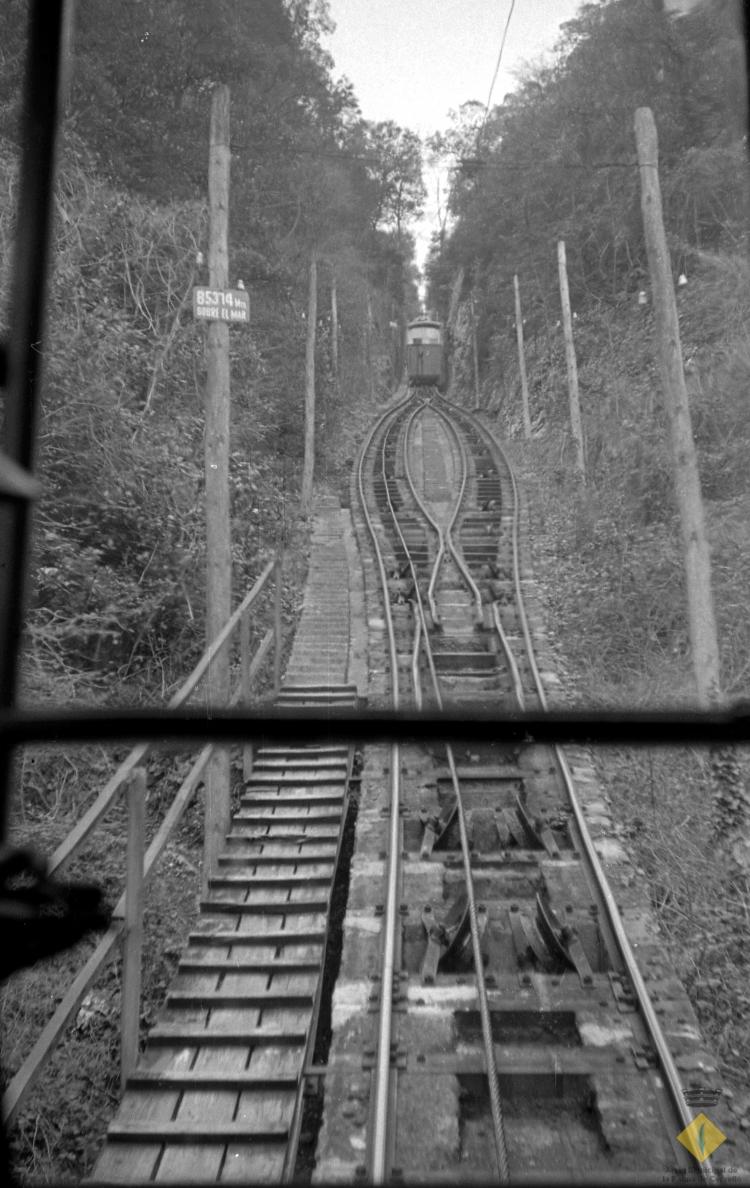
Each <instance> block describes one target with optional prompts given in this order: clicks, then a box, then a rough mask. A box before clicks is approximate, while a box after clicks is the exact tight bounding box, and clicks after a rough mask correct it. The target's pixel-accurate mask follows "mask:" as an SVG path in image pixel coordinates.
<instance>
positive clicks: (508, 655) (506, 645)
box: [492, 601, 526, 710]
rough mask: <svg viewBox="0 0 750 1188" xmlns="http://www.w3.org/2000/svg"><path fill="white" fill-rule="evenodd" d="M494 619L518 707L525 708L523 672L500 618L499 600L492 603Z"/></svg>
mask: <svg viewBox="0 0 750 1188" xmlns="http://www.w3.org/2000/svg"><path fill="white" fill-rule="evenodd" d="M492 621H493V623H494V624H495V631H496V632H497V635H498V638H499V640H500V644H501V646H502V649H503V651H504V652H505V659H506V660H507V662H508V668H509V669H510V675H511V679H512V681H513V692H514V694H515V698H516V701H517V702H518V708H519V709H522V710H525V709H526V698H525V695H524V691H523V682H522V680H521V674H520V672H519V671H518V665H517V663H516V658H515V656H514V655H513V649H512V648H511V646H510V641H509V639H508V637H507V635H506V634H505V630H504V628H503V624H502V622H501V620H500V606H499V604H498V602H497V601H495V602H493V603H492Z"/></svg>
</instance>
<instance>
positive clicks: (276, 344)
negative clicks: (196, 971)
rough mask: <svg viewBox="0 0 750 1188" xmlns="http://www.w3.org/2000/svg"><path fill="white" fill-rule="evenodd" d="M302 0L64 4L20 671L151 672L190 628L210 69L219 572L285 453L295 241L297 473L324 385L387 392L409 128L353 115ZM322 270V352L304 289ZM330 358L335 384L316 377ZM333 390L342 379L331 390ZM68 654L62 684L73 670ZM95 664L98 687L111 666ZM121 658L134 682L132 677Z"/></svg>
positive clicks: (279, 528)
mask: <svg viewBox="0 0 750 1188" xmlns="http://www.w3.org/2000/svg"><path fill="white" fill-rule="evenodd" d="M25 9H26V5H25V3H24V2H23V0H13V2H12V3H9V4H8V5H5V6H4V7H3V12H2V14H0V44H1V45H2V46H3V51H2V59H0V99H1V100H2V105H1V106H0V174H1V175H2V183H3V184H2V197H0V237H1V238H0V258H2V260H3V262H4V265H5V269H6V271H5V272H4V273H3V287H2V289H1V290H0V302H4V300H5V299H6V298H7V279H8V271H7V262H8V261H9V259H10V258H11V256H12V239H13V220H14V217H15V213H14V209H13V193H14V178H15V172H16V167H17V156H18V144H17V137H18V131H17V129H18V109H19V98H18V96H19V93H20V78H21V72H22V65H23V50H24V43H25V36H24V27H25ZM326 22H327V15H326V6H325V4H324V3H314V2H312V0H258V2H257V3H253V4H249V5H248V4H244V3H241V2H240V0H220V2H218V3H213V4H211V5H208V6H206V5H193V4H184V3H180V2H177V0H172V2H168V3H162V2H158V3H157V2H156V0H124V2H123V3H118V4H117V5H116V6H115V7H114V8H112V7H111V6H109V5H104V4H102V3H101V2H100V0H82V2H81V3H80V4H78V5H77V6H76V26H75V35H74V44H73V50H74V61H73V67H74V69H73V78H72V85H71V87H70V91H69V94H68V97H67V105H66V118H65V122H64V126H63V129H62V146H61V159H60V175H59V184H58V190H57V195H56V225H55V236H56V243H55V247H56V253H55V267H54V274H53V278H52V287H51V294H50V297H51V300H50V306H49V336H48V344H47V351H46V389H45V402H44V410H43V412H44V420H43V425H42V433H41V458H40V463H41V471H42V478H43V482H44V499H43V502H42V506H41V510H40V515H39V518H38V522H37V549H36V568H35V574H34V579H35V580H34V605H33V608H32V616H31V621H30V631H29V641H30V649H29V652H28V658H29V664H28V665H27V678H28V679H29V680H31V682H32V683H31V686H30V694H31V695H33V696H34V697H36V698H38V697H39V696H40V695H41V696H51V697H53V698H57V699H65V700H67V699H69V698H70V697H71V696H73V697H74V696H76V694H77V693H78V692H79V691H80V690H81V688H83V687H85V688H86V690H87V693H88V694H89V695H90V693H91V691H92V689H94V688H96V687H97V686H100V687H101V690H102V692H105V691H107V690H114V691H115V696H116V697H118V698H119V697H122V695H123V689H124V686H123V682H129V683H130V685H131V686H132V689H131V693H130V695H131V696H134V697H136V696H141V695H142V694H143V692H144V689H145V690H146V691H147V695H151V696H152V695H153V694H154V692H156V693H159V694H160V693H161V692H162V691H163V689H164V688H166V687H168V686H169V685H170V684H171V683H172V682H173V681H174V679H175V677H176V676H179V675H180V674H181V673H184V671H185V670H186V667H187V664H188V661H189V660H190V659H191V658H193V657H194V655H195V653H196V650H197V649H198V648H199V647H200V645H201V643H202V638H203V637H202V631H203V628H202V621H203V615H202V607H203V582H202V572H203V565H202V555H203V542H204V535H205V529H204V525H203V506H202V489H203V448H202V434H203V418H202V399H203V386H204V379H205V368H204V342H205V326H204V325H201V324H196V323H195V322H194V321H193V318H192V311H191V288H192V286H193V285H194V284H196V283H201V282H202V283H206V282H207V279H208V277H207V271H206V265H205V264H204V263H203V262H202V260H201V262H200V263H198V262H197V261H198V260H200V259H201V257H200V256H199V253H202V257H203V258H204V259H205V254H206V240H207V211H206V174H207V162H208V123H209V114H210V104H211V95H212V91H213V89H214V86H215V85H216V84H217V83H226V84H228V85H229V87H230V89H231V104H232V106H231V144H232V164H231V174H232V176H231V209H230V249H229V258H230V280H231V283H232V284H234V283H236V282H237V280H239V279H242V281H243V283H244V285H245V286H246V288H247V289H248V291H249V293H250V300H251V323H252V324H251V328H250V330H249V332H248V331H247V330H244V329H240V328H237V329H233V330H232V334H231V352H232V432H233V437H232V443H231V464H232V474H231V481H232V500H233V509H232V510H233V517H234V523H233V546H234V558H235V584H236V592H237V593H239V592H240V591H241V590H244V589H247V587H248V584H249V581H250V580H251V579H252V578H253V577H254V576H255V575H256V574H257V571H258V569H259V568H260V565H261V563H262V561H263V560H264V558H265V556H266V554H267V553H268V552H269V551H271V550H273V549H274V548H276V547H278V546H283V545H284V543H285V540H286V537H287V534H288V531H289V525H290V522H291V520H293V518H294V515H295V513H296V501H297V497H298V491H299V477H298V476H299V473H300V470H301V456H302V429H301V426H302V415H301V413H302V407H303V386H304V351H305V310H306V307H307V293H306V284H307V268H308V262H309V259H310V256H311V255H312V254H313V253H314V254H315V255H316V257H317V258H318V259H319V261H320V267H319V269H318V272H319V277H320V281H319V289H320V303H319V307H318V308H319V327H318V368H317V370H318V389H319V390H318V430H319V432H318V443H319V457H318V472H319V473H320V474H321V475H325V474H326V473H327V472H330V474H331V476H332V477H333V478H335V477H336V467H337V465H339V464H340V461H341V459H342V457H343V456H344V455H345V454H346V452H347V449H349V450H350V449H351V445H350V443H347V440H346V437H345V428H343V429H342V426H344V427H345V426H346V422H347V420H348V418H347V415H346V412H345V409H346V405H347V402H348V401H349V400H350V399H351V398H352V394H354V395H355V397H356V396H360V395H361V396H366V397H367V398H371V397H372V395H373V392H372V390H371V389H370V385H369V379H368V363H369V362H372V363H373V365H374V366H375V369H376V371H377V375H378V383H377V385H376V387H375V391H376V392H377V391H378V390H379V391H380V392H384V391H387V390H388V388H389V385H390V382H391V379H392V375H393V368H394V366H395V363H396V360H395V358H394V354H393V351H392V346H393V334H392V330H391V326H390V323H391V322H392V321H399V320H401V319H402V317H403V307H404V301H405V294H408V293H409V291H410V284H411V283H412V282H411V279H410V278H411V272H412V265H411V255H412V251H413V242H412V239H411V237H410V235H409V232H408V227H407V221H408V219H409V218H410V217H411V216H413V215H414V214H415V213H418V211H419V209H420V204H421V201H422V195H423V186H422V180H421V158H420V146H419V142H418V140H417V138H416V137H415V136H414V135H413V134H412V133H409V132H407V131H405V130H403V129H400V128H398V127H397V126H396V125H395V124H392V123H382V124H370V123H368V122H367V121H365V120H363V119H362V117H361V115H360V112H359V110H358V108H357V104H356V100H355V98H354V96H353V94H352V91H351V89H350V88H349V87H348V85H343V84H338V83H336V82H334V81H333V78H332V63H331V61H330V60H329V59H328V57H327V56H326V54H325V53H324V52H323V50H322V49H321V45H320V40H319V39H320V35H321V33H322V32H323V31H324V30H325V29H326V28H327V23H326ZM334 272H335V274H336V278H337V290H338V293H337V296H338V318H339V335H340V340H341V361H340V374H339V376H338V377H336V376H334V375H333V373H332V368H331V352H330V337H331V326H330V314H329V308H330V307H329V304H328V293H329V290H330V287H331V280H332V275H333V273H334ZM337 381H338V382H337ZM355 404H356V400H355ZM84 674H86V679H85V682H84V685H82V684H81V682H82V680H83V675H84ZM113 678H114V679H115V681H116V685H113ZM133 678H135V683H134V684H133Z"/></svg>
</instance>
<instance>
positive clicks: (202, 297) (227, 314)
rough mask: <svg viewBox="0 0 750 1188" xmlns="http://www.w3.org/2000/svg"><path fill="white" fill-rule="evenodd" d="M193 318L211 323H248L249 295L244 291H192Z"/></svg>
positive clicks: (197, 289) (199, 289) (195, 289)
mask: <svg viewBox="0 0 750 1188" xmlns="http://www.w3.org/2000/svg"><path fill="white" fill-rule="evenodd" d="M193 317H196V318H207V319H208V320H209V321H212V322H249V321H250V294H249V293H248V292H246V290H245V289H203V288H198V287H197V286H196V288H194V289H193Z"/></svg>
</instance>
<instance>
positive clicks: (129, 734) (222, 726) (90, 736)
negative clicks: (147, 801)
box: [0, 702, 750, 748]
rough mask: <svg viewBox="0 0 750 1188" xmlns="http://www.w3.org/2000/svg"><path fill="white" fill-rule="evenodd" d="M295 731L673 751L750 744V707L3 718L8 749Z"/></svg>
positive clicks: (0, 736) (78, 713)
mask: <svg viewBox="0 0 750 1188" xmlns="http://www.w3.org/2000/svg"><path fill="white" fill-rule="evenodd" d="M291 723H293V724H294V726H295V729H296V737H297V738H298V740H299V742H300V743H306V742H309V741H311V740H313V739H318V738H320V737H321V736H325V737H326V738H328V737H330V738H335V739H341V740H342V741H348V740H349V739H354V740H356V741H359V742H363V743H365V742H375V741H377V742H382V741H394V742H402V741H406V740H408V741H410V742H423V741H426V740H429V739H433V738H436V737H441V738H462V739H465V740H467V741H470V742H505V743H518V744H524V743H532V742H533V743H570V744H580V745H587V746H590V745H592V744H597V745H606V746H609V745H613V746H626V745H641V746H674V745H675V744H679V743H682V744H683V745H690V746H695V745H701V744H702V745H706V746H708V745H710V744H712V743H750V704H749V703H747V702H743V703H738V704H737V705H735V706H734V707H732V708H729V709H727V710H724V711H711V712H701V711H698V710H692V711H687V710H686V711H684V712H680V711H677V710H667V711H654V712H653V713H647V712H640V711H619V710H609V711H605V712H601V713H592V712H589V711H585V710H564V711H563V710H549V711H547V712H543V711H527V712H525V713H524V712H521V711H518V712H517V713H507V714H498V713H490V712H488V711H487V710H486V709H479V708H477V709H476V710H471V709H470V708H467V707H464V709H463V710H462V712H461V713H454V712H451V711H443V712H442V713H435V712H418V711H415V710H347V709H336V708H334V707H331V708H330V709H326V710H325V712H321V711H320V710H317V709H305V708H301V709H300V708H295V709H288V710H285V709H281V708H271V707H269V708H268V710H265V711H264V712H262V713H248V712H247V711H246V710H227V709H212V710H211V711H210V715H209V712H208V711H206V710H204V709H178V710H169V709H161V708H155V709H152V710H144V709H134V710H130V709H122V710H111V709H110V710H100V709H91V710H60V711H59V712H50V711H38V712H37V711H33V710H16V711H0V748H9V747H15V746H26V745H30V744H34V743H41V742H50V741H65V742H66V743H84V742H91V741H98V742H100V741H102V740H106V739H110V740H112V741H113V742H115V741H117V742H119V741H122V740H123V739H129V740H136V741H137V740H146V741H156V742H160V741H165V740H167V739H169V740H172V741H180V740H182V741H183V742H184V743H185V745H186V746H187V745H192V746H195V744H196V743H197V742H242V741H244V740H245V739H247V738H253V737H256V738H257V737H263V738H265V739H266V740H268V741H271V740H273V741H276V740H278V739H283V740H288V738H289V726H290V724H291Z"/></svg>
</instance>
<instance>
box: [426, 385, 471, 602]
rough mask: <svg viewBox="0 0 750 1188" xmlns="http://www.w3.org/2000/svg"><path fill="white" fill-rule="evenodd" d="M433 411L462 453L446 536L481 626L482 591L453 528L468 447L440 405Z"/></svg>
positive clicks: (466, 472)
mask: <svg viewBox="0 0 750 1188" xmlns="http://www.w3.org/2000/svg"><path fill="white" fill-rule="evenodd" d="M433 411H434V412H435V413H436V414H437V416H439V417H441V418H442V420H443V421H445V423H446V425H447V426H448V430H449V432H450V433H452V434H453V439H454V441H455V443H456V445H457V447H458V451H459V453H460V455H461V462H462V465H463V482H462V483H461V490H460V492H459V495H458V499H457V501H456V504H455V508H454V512H453V515H452V517H451V519H450V523H449V524H448V527H447V528H446V531H445V536H446V540H447V542H448V548H449V550H450V553H451V556H452V557H453V560H454V561H455V563H456V566H457V568H458V571H459V573H460V574H461V576H462V578H463V579H464V581H465V582H466V584H467V586H468V587H469V591H470V593H471V595H472V597H473V599H474V602H475V603H476V615H477V622H478V623H479V624H480V626H484V612H483V607H482V593H481V591H480V589H479V587H478V586H477V584H476V582H475V581H474V579H473V577H472V576H471V573H470V572H469V568H468V566H467V565H466V562H465V561H464V559H463V557H462V556H461V555H460V554H459V552H458V550H457V548H456V545H455V542H454V540H453V528H454V525H455V523H456V520H457V519H458V515H459V512H460V510H461V504H462V503H463V498H464V494H465V491H466V484H467V482H468V477H469V463H468V458H467V455H466V448H465V446H464V443H463V441H462V439H461V436H460V434H459V433H457V432H456V429H455V427H454V426H453V425H452V424H451V422H450V420H449V419H448V417H446V415H445V413H443V412H442V411H441V409H440V406H439V405H437V406H435V407H434V409H433Z"/></svg>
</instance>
